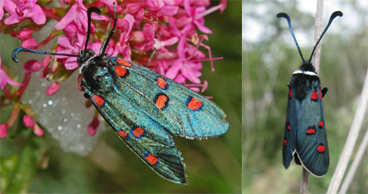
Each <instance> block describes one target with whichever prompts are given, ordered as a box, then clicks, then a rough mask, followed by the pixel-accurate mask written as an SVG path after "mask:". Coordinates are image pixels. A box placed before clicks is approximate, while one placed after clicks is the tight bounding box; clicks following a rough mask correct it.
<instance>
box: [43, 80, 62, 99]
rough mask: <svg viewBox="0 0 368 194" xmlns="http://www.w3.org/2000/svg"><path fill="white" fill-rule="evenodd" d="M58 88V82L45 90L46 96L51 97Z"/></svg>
mask: <svg viewBox="0 0 368 194" xmlns="http://www.w3.org/2000/svg"><path fill="white" fill-rule="evenodd" d="M59 88H60V84H59V83H58V82H54V83H52V84H51V85H50V86H49V87H48V88H47V89H46V94H47V95H49V96H52V95H54V94H55V93H56V92H57V91H58V90H59Z"/></svg>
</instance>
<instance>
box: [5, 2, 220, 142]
mask: <svg viewBox="0 0 368 194" xmlns="http://www.w3.org/2000/svg"><path fill="white" fill-rule="evenodd" d="M59 2H60V4H61V8H50V6H47V7H46V4H47V3H46V2H45V3H43V2H42V1H38V2H37V0H1V1H0V20H3V19H4V20H3V21H1V22H2V23H4V24H5V25H8V26H6V27H8V28H9V29H14V28H19V26H22V27H20V28H19V30H17V31H14V32H12V33H11V35H12V36H13V37H16V38H18V39H20V40H22V41H23V42H22V45H21V46H22V47H26V48H32V49H42V47H43V46H44V45H46V44H47V43H48V42H49V41H50V40H52V39H53V38H55V37H56V36H58V37H57V43H58V44H57V46H56V47H54V49H53V51H54V52H58V53H66V54H74V55H77V54H79V51H80V50H82V49H84V46H85V42H86V39H87V37H86V36H87V31H88V21H87V8H88V7H92V6H96V7H98V8H100V9H101V10H102V12H103V13H102V14H101V15H97V14H95V13H92V21H93V25H91V34H92V36H91V37H92V40H90V41H89V43H88V45H87V48H89V49H92V50H94V51H95V53H96V54H98V53H99V49H100V47H101V45H102V42H101V40H102V39H103V38H104V35H105V34H104V32H101V30H96V28H98V29H102V30H106V29H107V28H108V25H107V24H108V23H109V22H110V21H111V19H113V16H114V3H115V4H116V7H117V12H118V21H117V26H116V32H115V34H114V36H113V37H112V39H111V40H110V42H109V43H108V46H107V49H106V51H105V54H107V55H110V56H117V55H120V56H122V57H123V58H125V59H127V60H131V61H135V62H137V63H139V64H142V65H145V64H146V63H147V61H148V59H149V57H150V54H151V53H152V51H153V50H154V49H156V50H157V52H156V54H155V55H154V58H153V59H152V61H151V62H150V64H149V66H148V68H150V69H152V70H153V71H156V72H158V73H160V74H162V75H165V76H166V77H168V78H171V79H173V80H175V81H177V82H179V83H182V84H184V85H186V86H187V87H189V88H191V89H192V90H194V91H197V92H199V91H202V92H203V91H204V90H205V89H206V87H207V82H206V81H204V82H203V83H201V82H202V81H201V80H200V79H199V77H200V76H201V72H200V70H201V69H202V62H203V61H207V60H209V61H210V62H211V66H212V69H213V62H212V61H213V60H215V59H218V58H212V55H211V49H210V47H209V46H207V45H205V44H204V43H203V42H202V41H203V40H207V39H208V37H207V36H206V34H210V33H212V31H211V30H210V29H209V28H207V27H206V26H205V20H204V16H206V15H208V14H210V13H212V12H214V11H217V10H219V11H220V12H221V13H222V12H223V10H224V9H225V8H226V1H225V0H222V1H220V2H219V4H217V5H214V6H212V7H210V4H211V2H210V1H209V0H142V1H130V0H126V1H122V2H121V1H119V2H117V1H116V0H97V1H94V2H93V3H90V4H83V1H82V0H75V1H71V0H59ZM65 9H67V10H68V11H67V13H66V14H65V15H63V13H65V12H64V11H63V10H65ZM4 10H5V12H4ZM30 19H31V20H30ZM48 19H55V20H58V21H59V22H58V23H57V24H56V25H55V31H54V32H52V33H51V34H50V35H49V36H48V37H46V38H45V39H44V40H43V41H42V42H40V43H37V41H36V40H35V39H33V38H32V33H33V32H34V31H36V30H38V29H40V26H41V25H44V24H45V23H46V21H48ZM23 22H24V24H26V25H20V24H23ZM6 27H5V28H4V29H3V31H4V32H6V31H7V28H6ZM107 30H109V29H107ZM61 32H62V33H63V34H64V35H63V36H59V35H60V34H61ZM198 33H201V34H202V35H199V34H198ZM200 47H203V48H204V49H206V50H208V53H209V55H208V56H207V57H206V54H205V53H203V52H202V51H201V50H200ZM55 58H56V59H57V60H56V62H52V57H51V56H45V58H44V59H43V60H42V62H41V63H40V62H38V61H36V60H30V61H28V62H26V63H25V64H24V69H25V72H26V76H25V78H24V80H23V82H22V83H21V84H20V83H18V82H15V81H13V80H12V79H10V78H9V76H7V74H6V73H5V71H4V70H3V69H2V68H1V69H0V76H1V80H0V85H1V88H2V89H3V90H4V91H5V93H7V92H8V93H9V92H11V91H14V90H10V89H9V87H5V85H6V83H9V84H11V85H13V86H18V87H19V86H20V88H19V91H18V92H17V95H18V100H19V99H20V97H21V95H22V94H23V92H24V89H25V88H26V87H27V85H28V83H29V81H30V74H31V73H32V72H38V71H41V77H42V78H47V79H48V80H50V81H53V83H52V84H51V85H50V86H49V87H48V88H47V90H46V94H47V95H53V94H55V93H56V92H57V91H58V89H59V88H60V84H59V82H60V80H62V79H54V80H51V79H50V77H54V76H52V75H54V74H56V73H59V74H60V72H61V71H62V72H68V71H74V70H75V69H76V68H78V66H79V65H78V63H77V58H76V57H68V56H55ZM0 65H1V63H0ZM69 74H70V73H69ZM66 77H67V76H66ZM200 88H201V90H200ZM10 96H11V95H10ZM10 120H11V119H10ZM10 125H11V122H8V123H7V124H2V125H1V126H0V137H6V135H3V134H6V130H7V128H8V127H9V126H10ZM26 126H27V125H26ZM29 126H31V125H29ZM36 126H38V125H36V124H35V125H33V128H36ZM97 127H98V122H97V121H96V118H95V117H94V119H93V121H92V122H91V124H90V125H89V127H88V131H89V133H90V134H91V135H93V134H94V133H95V131H96V129H97ZM38 128H39V127H38ZM34 130H35V129H34ZM35 133H36V132H35ZM36 134H41V133H36Z"/></svg>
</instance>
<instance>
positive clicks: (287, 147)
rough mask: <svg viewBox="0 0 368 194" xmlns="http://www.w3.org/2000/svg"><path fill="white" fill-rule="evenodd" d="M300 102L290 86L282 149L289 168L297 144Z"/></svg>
mask: <svg viewBox="0 0 368 194" xmlns="http://www.w3.org/2000/svg"><path fill="white" fill-rule="evenodd" d="M298 112H299V104H298V103H297V99H296V98H295V96H294V90H293V89H292V88H291V87H290V86H289V94H288V104H287V111H286V118H285V133H284V144H283V149H282V159H283V164H284V167H285V168H286V169H287V168H289V166H290V163H291V161H293V158H294V157H293V154H294V152H295V145H296V130H297V126H298V119H297V115H298Z"/></svg>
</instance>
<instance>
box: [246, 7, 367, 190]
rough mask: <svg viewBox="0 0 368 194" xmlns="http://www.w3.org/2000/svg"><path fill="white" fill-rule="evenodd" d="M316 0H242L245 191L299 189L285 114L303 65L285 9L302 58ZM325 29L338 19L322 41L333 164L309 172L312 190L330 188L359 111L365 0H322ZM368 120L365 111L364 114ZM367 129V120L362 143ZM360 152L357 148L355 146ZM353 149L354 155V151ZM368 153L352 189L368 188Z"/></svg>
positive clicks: (364, 49)
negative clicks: (285, 150) (288, 154)
mask: <svg viewBox="0 0 368 194" xmlns="http://www.w3.org/2000/svg"><path fill="white" fill-rule="evenodd" d="M316 2H317V1H315V0H314V1H302V0H299V1H296V0H293V1H255V0H247V1H243V4H242V6H243V26H242V27H243V34H242V40H243V57H242V63H243V69H242V71H243V86H242V87H243V162H242V166H243V184H242V185H243V189H242V190H243V192H244V193H298V192H299V187H300V181H301V175H302V167H301V166H297V165H296V164H295V163H294V162H293V163H292V164H291V166H290V167H289V169H288V170H285V168H284V166H283V165H282V140H283V135H284V119H285V115H286V105H287V94H288V87H287V83H289V82H290V78H291V74H292V72H293V71H295V70H296V69H298V68H299V67H300V65H301V62H302V60H301V58H300V56H299V54H298V51H297V49H296V46H295V44H294V42H293V39H292V36H291V34H290V32H289V28H288V26H287V22H286V20H285V19H284V18H281V19H279V18H277V17H276V14H277V13H279V12H285V13H288V14H289V16H290V18H291V23H292V26H293V29H294V32H295V34H296V39H297V40H298V42H299V45H300V46H301V50H302V53H303V55H304V58H307V59H308V58H309V56H310V54H311V52H312V49H313V46H314V14H315V10H316ZM324 4H325V6H324V10H323V23H322V28H324V27H325V26H326V25H327V22H328V19H329V17H330V14H331V13H332V12H334V11H336V10H340V11H342V12H343V13H344V16H343V17H341V18H340V17H337V18H336V19H335V20H334V22H333V23H332V24H331V26H330V28H329V30H328V31H327V33H326V34H325V36H324V37H323V39H322V51H321V68H320V71H319V75H320V79H321V84H322V87H325V86H328V88H329V90H328V93H327V94H326V96H325V97H324V99H323V103H324V108H325V117H326V118H325V120H326V126H327V137H328V144H329V149H330V167H329V171H328V172H327V174H326V175H325V176H324V177H323V178H316V177H314V176H312V175H310V176H309V189H308V191H309V192H310V193H325V192H326V191H327V188H328V186H329V183H330V181H331V178H332V175H333V173H334V171H335V168H336V165H337V162H338V160H339V157H340V153H341V151H342V149H343V146H344V144H345V141H346V137H347V134H348V132H349V129H350V126H351V124H352V120H353V117H354V114H355V110H356V108H357V107H356V106H357V102H358V100H359V95H360V93H361V90H362V86H363V81H364V77H365V74H366V71H367V66H368V57H367V56H368V30H367V29H368V22H367V21H368V20H367V19H368V17H367V16H368V15H367V12H368V4H367V1H363V0H361V1H354V0H349V1H346V0H334V1H325V3H324ZM365 118H367V117H365ZM366 130H367V119H365V123H364V124H363V126H362V129H361V133H360V137H359V138H358V141H357V144H356V145H357V146H358V145H359V144H360V142H361V138H362V136H363V135H364V132H365V131H366ZM355 151H356V149H355ZM354 155H355V152H354V153H353V156H354ZM367 180H368V157H367V152H366V154H365V157H364V159H363V160H362V161H361V163H360V166H359V169H358V171H357V172H356V174H355V177H354V180H353V182H352V184H351V185H350V189H349V190H348V192H349V193H368V186H367Z"/></svg>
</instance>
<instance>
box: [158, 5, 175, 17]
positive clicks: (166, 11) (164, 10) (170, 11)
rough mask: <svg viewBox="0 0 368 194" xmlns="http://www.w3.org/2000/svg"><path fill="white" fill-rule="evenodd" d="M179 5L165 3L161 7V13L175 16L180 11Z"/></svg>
mask: <svg viewBox="0 0 368 194" xmlns="http://www.w3.org/2000/svg"><path fill="white" fill-rule="evenodd" d="M178 10H179V7H178V6H173V5H165V6H163V7H161V9H160V11H159V13H160V14H162V15H164V16H173V15H175V14H177V13H178Z"/></svg>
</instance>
